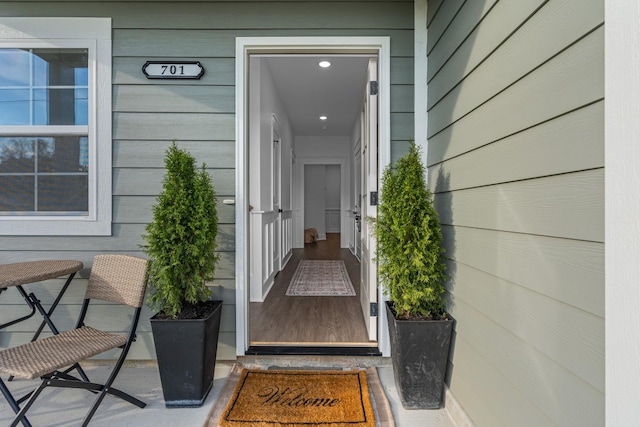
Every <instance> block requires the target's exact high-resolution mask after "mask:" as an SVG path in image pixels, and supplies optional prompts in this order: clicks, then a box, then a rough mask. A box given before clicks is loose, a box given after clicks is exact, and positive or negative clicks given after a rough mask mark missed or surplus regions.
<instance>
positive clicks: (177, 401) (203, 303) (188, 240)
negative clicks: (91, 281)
mask: <svg viewBox="0 0 640 427" xmlns="http://www.w3.org/2000/svg"><path fill="white" fill-rule="evenodd" d="M165 168H166V174H165V176H164V180H163V183H162V185H163V187H162V191H161V193H160V195H159V196H158V199H157V203H156V204H155V205H154V207H153V220H152V221H151V222H150V223H149V224H148V225H147V227H146V235H145V236H144V241H145V245H144V246H143V249H144V251H145V252H146V254H147V255H148V258H149V264H148V279H149V280H148V291H149V294H148V305H149V307H150V308H151V309H152V310H153V311H155V312H156V314H155V315H154V316H153V317H152V318H151V329H152V332H153V340H154V344H155V349H156V356H157V359H158V368H159V371H160V379H161V383H162V390H163V394H164V400H165V406H166V407H197V406H201V405H202V404H203V403H204V400H205V399H206V397H207V394H208V393H209V390H210V389H211V386H212V384H213V371H214V369H215V361H216V352H217V347H218V334H219V329H220V315H221V312H222V301H213V300H209V297H210V294H211V292H210V290H209V288H208V287H207V284H206V283H207V281H210V280H212V279H213V276H214V272H215V268H216V262H217V261H218V255H217V253H216V235H217V232H218V216H217V210H216V199H215V190H214V188H213V184H212V181H211V177H210V176H209V174H208V173H207V171H206V170H205V165H204V164H203V165H202V167H201V168H200V169H198V168H197V167H196V163H195V159H194V158H193V156H191V154H190V153H189V152H187V151H185V150H182V149H179V148H178V147H177V145H176V143H175V141H174V142H173V143H172V145H171V147H169V149H168V150H167V152H166V156H165Z"/></svg>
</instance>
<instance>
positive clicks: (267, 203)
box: [236, 37, 389, 355]
mask: <svg viewBox="0 0 640 427" xmlns="http://www.w3.org/2000/svg"><path fill="white" fill-rule="evenodd" d="M236 52H237V56H236V73H237V74H236V83H237V84H236V113H237V114H236V118H237V123H236V131H237V156H236V158H237V170H236V183H237V194H236V227H237V228H236V352H237V354H238V355H243V354H245V353H246V351H247V350H248V349H249V346H250V345H251V342H252V341H253V342H254V343H255V342H260V340H259V338H255V337H254V338H251V333H250V325H251V319H253V317H254V316H253V314H254V313H253V312H252V305H251V304H253V303H252V301H254V302H260V303H264V302H265V298H268V295H269V294H270V293H271V292H274V291H277V288H278V287H279V286H280V284H279V280H280V279H279V276H283V275H285V273H286V271H287V269H288V268H290V267H291V268H293V267H292V266H293V264H295V261H296V260H298V259H299V257H305V256H308V257H312V256H316V255H317V254H316V255H314V254H313V250H310V248H305V247H304V246H302V247H301V245H300V243H301V241H302V233H300V231H301V230H302V229H303V223H302V220H303V218H302V217H301V215H302V213H303V210H304V209H303V208H302V209H301V208H300V207H299V206H298V204H299V203H300V201H301V199H299V198H298V199H296V190H295V188H296V184H298V183H299V182H300V181H301V180H300V179H298V177H297V176H296V174H299V173H300V170H301V166H302V165H304V164H305V163H308V162H314V161H321V160H322V159H320V158H318V157H317V155H316V156H310V155H309V153H308V152H305V151H304V149H302V148H300V149H299V150H298V145H297V143H298V142H299V140H303V141H306V142H307V143H311V144H312V145H313V143H314V142H316V143H317V142H322V141H320V140H321V139H322V140H324V142H322V143H326V144H327V145H326V146H324V147H322V148H321V149H323V150H324V151H323V152H325V153H326V154H327V155H332V154H334V153H335V151H334V148H332V144H335V143H336V141H335V140H336V138H339V137H337V136H335V135H329V137H328V136H327V135H320V136H318V135H308V134H304V133H301V132H300V131H299V130H298V129H297V125H296V124H295V123H294V124H293V125H292V122H291V121H290V118H289V116H290V114H287V112H286V111H280V110H279V109H278V106H277V105H273V104H272V105H271V107H272V114H274V115H275V116H276V117H277V118H278V123H279V125H280V127H281V129H280V130H279V133H278V138H277V139H278V143H277V144H276V143H275V142H273V141H275V140H274V139H272V141H271V142H270V143H269V144H268V147H270V148H269V151H270V152H271V153H273V152H280V155H279V156H278V157H277V158H275V159H274V158H273V157H271V160H270V161H267V162H264V159H265V158H267V159H268V158H269V157H270V156H266V155H265V153H263V152H262V151H261V150H263V148H260V147H254V146H253V145H250V144H252V142H251V141H252V138H253V140H254V141H255V139H256V138H258V139H259V138H260V133H259V132H260V131H259V130H258V131H256V130H255V129H252V127H251V126H250V121H251V114H252V113H254V114H255V108H256V106H260V105H265V104H264V103H265V102H268V101H269V98H268V97H269V95H270V94H269V93H267V92H265V88H266V87H268V86H269V85H266V86H265V85H262V86H261V83H264V81H261V79H262V77H260V78H259V79H256V78H255V77H256V74H259V75H260V76H264V75H267V73H260V70H262V69H265V70H266V69H269V71H273V70H271V68H276V67H277V65H276V66H272V64H273V62H271V63H268V62H264V61H258V60H257V59H258V58H261V57H262V58H264V57H266V56H269V55H276V56H278V55H280V56H283V55H298V56H300V55H302V56H313V57H314V58H318V57H320V56H323V57H331V56H335V57H337V56H354V57H358V56H360V57H372V56H373V57H376V58H377V60H378V66H377V69H378V70H379V73H380V77H379V79H378V81H377V85H378V88H379V91H380V96H379V98H378V100H377V101H376V103H377V104H378V105H379V113H378V120H377V125H376V128H377V129H378V131H379V138H378V141H379V154H378V159H377V161H378V165H379V167H380V168H382V167H384V166H385V165H386V164H387V163H388V158H389V154H388V151H389V96H388V94H389V92H388V90H389V79H388V77H389V39H388V38H386V37H374V38H339V39H338V38H238V39H237V49H236ZM254 66H255V67H254ZM256 67H257V68H256ZM262 67H264V68H262ZM276 72H277V71H276ZM364 83H365V82H364V81H363V85H364ZM308 101H309V100H308ZM307 104H314V102H307ZM305 105H306V104H305ZM358 108H359V107H358ZM300 109H304V108H303V106H301V107H300ZM283 110H284V109H283ZM329 123H331V122H329ZM329 126H331V124H329ZM293 127H296V129H295V130H293V131H288V129H287V128H293ZM270 136H271V135H270ZM303 145H304V144H302V145H300V147H302V146H303ZM354 146H355V144H350V145H347V146H346V147H347V152H348V155H347V157H346V159H348V162H347V163H346V164H345V167H341V176H345V175H346V179H345V181H344V182H345V183H346V185H347V187H348V189H349V191H348V194H350V193H351V190H352V189H353V188H354V187H353V186H354V174H355V173H356V171H354V170H353V167H354V166H353V165H354V164H355V156H354V152H353V147H354ZM262 147H265V145H262ZM310 159H311V160H310ZM267 163H268V164H269V165H268V166H265V165H266V164H267ZM256 166H258V169H260V168H262V169H263V170H262V171H261V173H260V174H258V176H256V174H255V173H254V174H252V171H254V172H255V170H256ZM276 168H278V169H280V170H281V172H280V174H278V178H280V179H281V185H280V193H281V194H280V200H276V199H275V198H274V196H275V195H276V191H275V190H272V191H268V192H267V193H269V194H263V193H264V191H256V188H260V186H259V185H258V187H256V183H260V180H261V177H271V179H270V180H269V181H271V182H276V178H275V177H274V175H273V173H274V170H275V169H276ZM265 172H268V173H267V174H266V175H265ZM377 179H378V174H377V173H376V174H375V175H374V180H375V181H376V182H377ZM287 181H288V182H289V186H287V185H286V184H287ZM302 181H303V179H302ZM289 192H290V194H291V195H292V197H291V198H290V200H288V201H287V200H285V199H286V197H285V194H287V193H289ZM355 197H357V196H354V195H353V194H352V195H351V197H350V198H348V199H347V203H346V204H345V205H341V208H340V213H339V216H340V218H341V220H340V223H341V226H340V233H327V239H326V241H320V242H317V243H318V247H317V248H315V250H316V251H317V252H318V251H319V252H322V251H324V250H329V249H328V248H330V247H331V246H330V245H331V243H332V241H333V242H335V241H336V239H337V240H338V241H340V244H339V247H338V251H337V255H335V254H334V255H333V256H337V257H343V253H344V255H345V257H347V258H348V257H352V259H353V260H354V264H353V265H355V266H357V265H359V263H358V260H357V259H356V258H355V257H354V256H353V254H352V252H351V250H350V249H349V247H350V242H349V240H350V238H351V239H353V236H355V235H356V233H354V232H353V229H354V226H355V221H354V218H353V212H354V210H355V207H356V206H357V202H356V200H355ZM286 208H290V210H291V214H292V218H291V220H292V221H291V222H292V227H291V229H292V232H293V234H294V236H293V246H294V247H296V248H295V249H292V253H291V254H290V257H289V259H290V261H289V263H283V264H284V265H283V269H282V270H281V271H275V270H277V265H276V266H275V267H276V268H274V272H273V280H272V281H271V282H265V283H266V284H264V285H263V284H260V286H259V290H258V292H254V291H255V289H256V288H255V287H252V282H251V280H252V277H253V276H255V274H256V271H255V269H254V266H255V265H256V262H255V261H258V262H257V264H258V265H262V266H264V265H270V261H269V260H267V259H266V258H270V257H266V258H265V255H264V254H265V253H269V251H265V250H264V249H265V248H267V247H269V248H270V247H278V245H279V240H280V239H281V238H282V236H283V234H284V233H283V229H282V228H281V229H280V230H278V228H277V225H274V226H273V227H272V228H270V227H269V226H266V227H264V226H263V225H264V224H262V223H257V222H255V220H254V218H255V217H258V216H265V215H266V216H268V215H271V216H273V217H274V218H277V217H278V214H279V213H280V212H279V211H282V210H284V209H286ZM274 224H276V222H274ZM252 225H253V227H252ZM256 225H257V226H256ZM343 225H345V226H343ZM257 230H259V233H261V234H264V238H260V239H258V241H259V244H258V245H256V244H255V242H256V240H255V234H256V231H257ZM265 230H266V231H265ZM263 231H265V232H264V233H263ZM345 231H346V232H345ZM334 234H337V235H334ZM265 244H267V245H271V246H264V245H265ZM351 244H352V245H353V246H354V247H355V242H353V241H352V242H351ZM327 245H328V246H327ZM323 246H326V247H324V248H323ZM256 247H257V250H256V249H255V248H256ZM333 250H335V249H333ZM282 255H284V253H283V252H282V251H278V256H279V257H281V258H280V260H282V259H284V257H282ZM258 258H259V260H258ZM370 262H371V261H370ZM288 264H291V265H288ZM368 267H369V269H368V271H375V266H373V270H372V269H371V267H372V266H370V265H369V266H368ZM356 270H359V268H356ZM350 275H351V273H350ZM358 275H359V274H358ZM373 276H374V277H370V278H369V280H370V281H372V283H373V287H371V284H370V283H369V284H367V286H368V288H367V289H374V293H375V297H376V299H377V300H379V298H380V297H381V295H380V294H379V293H380V292H379V289H377V287H376V286H375V281H376V277H375V274H374V275H373ZM254 278H255V277H254ZM282 280H284V279H282ZM356 280H357V281H358V282H359V281H360V277H358V278H357V279H356ZM354 285H355V286H356V287H358V288H360V287H361V286H362V285H361V284H359V283H358V284H354ZM254 294H255V295H254ZM258 294H259V295H258ZM360 295H361V294H360ZM260 298H262V299H263V300H262V301H257V300H259V299H260ZM256 299H257V300H256ZM317 305H318V304H314V306H317ZM358 305H361V309H360V311H359V314H360V316H361V317H363V314H370V313H363V311H362V310H364V305H362V304H358ZM366 308H367V309H368V308H369V307H368V306H367V307H366ZM341 311H345V310H341ZM376 311H377V310H376ZM351 313H352V314H353V313H356V311H355V310H351ZM372 313H373V314H371V315H372V317H373V321H374V323H375V327H376V328H377V329H376V330H378V331H379V332H376V334H375V336H376V337H377V341H375V340H374V341H372V340H371V339H367V340H362V339H360V338H358V339H357V340H356V341H355V342H354V341H352V340H351V339H348V338H346V339H343V340H342V342H343V343H345V344H346V345H348V346H357V345H358V344H362V343H371V342H375V343H377V345H378V348H379V349H380V350H381V351H382V354H383V355H384V354H385V353H386V354H387V355H388V337H387V336H386V333H384V331H385V330H386V328H382V327H380V324H384V322H386V319H385V318H384V313H383V311H382V310H380V311H379V312H377V313H374V310H373V308H372ZM367 321H369V319H367ZM273 327H274V328H277V326H273ZM304 328H306V329H309V328H310V327H307V326H305V327H304ZM304 328H303V329H304ZM345 329H347V328H345ZM277 342H282V341H277ZM305 342H306V341H305ZM317 342H319V343H323V344H324V343H326V342H325V341H322V340H321V341H317Z"/></svg>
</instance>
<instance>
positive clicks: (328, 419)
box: [218, 369, 376, 427]
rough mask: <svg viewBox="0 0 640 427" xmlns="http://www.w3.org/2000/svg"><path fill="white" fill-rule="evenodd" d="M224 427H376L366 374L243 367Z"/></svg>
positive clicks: (221, 420) (222, 422) (221, 423)
mask: <svg viewBox="0 0 640 427" xmlns="http://www.w3.org/2000/svg"><path fill="white" fill-rule="evenodd" d="M218 426H220V427H239V426H243V427H258V426H260V427H284V426H286V427H292V426H314V427H319V426H327V427H328V426H331V427H346V426H351V427H375V426H376V421H375V417H374V411H373V407H372V404H371V397H370V394H369V385H368V382H367V373H366V371H363V370H352V371H337V370H331V371H326V370H260V369H243V370H242V372H241V374H240V377H239V379H238V382H237V384H236V386H235V389H234V391H233V394H232V396H231V398H230V399H229V402H228V404H227V407H226V409H225V410H224V411H223V413H222V415H221V416H220V418H219V421H218Z"/></svg>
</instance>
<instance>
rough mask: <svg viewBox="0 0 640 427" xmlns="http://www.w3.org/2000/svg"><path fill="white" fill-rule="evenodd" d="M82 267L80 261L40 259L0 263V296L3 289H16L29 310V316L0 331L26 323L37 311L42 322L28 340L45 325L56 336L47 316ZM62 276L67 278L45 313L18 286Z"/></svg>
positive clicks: (5, 326)
mask: <svg viewBox="0 0 640 427" xmlns="http://www.w3.org/2000/svg"><path fill="white" fill-rule="evenodd" d="M82 267H83V264H82V263H81V262H80V261H73V260H44V261H27V262H16V263H13V264H0V294H1V293H2V292H3V291H5V290H6V289H7V288H10V287H16V288H17V290H18V292H19V293H20V295H22V297H23V298H24V300H25V302H26V303H27V305H28V306H29V308H30V309H31V313H29V314H27V315H26V316H23V317H21V318H19V319H15V320H12V321H10V322H7V323H4V324H2V325H0V329H4V328H7V327H9V326H11V325H15V324H16V323H19V322H22V321H24V320H27V319H29V318H30V317H32V316H33V315H34V314H35V312H36V310H38V311H39V312H40V314H41V315H42V317H43V318H44V320H43V321H42V324H41V325H40V327H39V328H38V330H37V331H36V333H35V335H34V336H33V339H32V341H35V340H36V339H38V336H40V333H41V332H42V329H43V328H44V325H45V324H46V325H48V326H49V328H50V329H51V331H52V332H53V333H54V334H57V333H58V330H57V329H56V327H55V325H54V324H53V322H51V314H53V311H54V310H55V309H56V307H57V306H58V303H59V302H60V300H61V299H62V296H63V295H64V293H65V291H66V290H67V288H68V287H69V284H70V283H71V280H72V279H73V277H74V276H75V274H76V273H77V272H78V271H80V270H81V269H82ZM66 275H69V277H68V278H67V281H66V282H65V284H64V286H63V287H62V289H61V290H60V292H59V293H58V296H57V297H56V299H55V301H54V302H53V304H52V305H51V307H50V308H49V311H45V310H44V308H43V307H42V304H40V300H39V299H38V298H37V297H36V296H35V295H34V293H33V292H31V293H29V294H27V292H26V291H25V290H24V288H23V287H22V285H26V284H28V283H35V282H41V281H43V280H49V279H55V278H56V277H62V276H66Z"/></svg>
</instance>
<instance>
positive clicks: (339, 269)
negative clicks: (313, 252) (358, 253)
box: [286, 260, 356, 297]
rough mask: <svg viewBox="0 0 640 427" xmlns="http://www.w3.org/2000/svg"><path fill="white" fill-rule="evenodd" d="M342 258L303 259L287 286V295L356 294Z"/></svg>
mask: <svg viewBox="0 0 640 427" xmlns="http://www.w3.org/2000/svg"><path fill="white" fill-rule="evenodd" d="M355 294H356V291H355V289H354V288H353V285H352V284H351V279H349V274H348V273H347V268H346V267H345V265H344V261H342V260H302V261H300V263H299V264H298V268H297V269H296V271H295V273H294V274H293V278H292V279H291V283H290V284H289V287H288V288H287V292H286V295H287V296H316V297H321V296H354V295H355Z"/></svg>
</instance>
